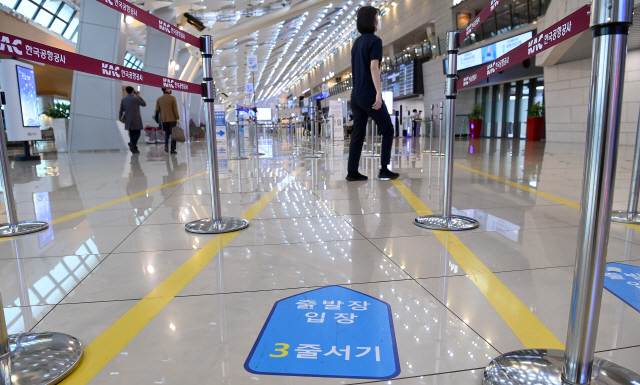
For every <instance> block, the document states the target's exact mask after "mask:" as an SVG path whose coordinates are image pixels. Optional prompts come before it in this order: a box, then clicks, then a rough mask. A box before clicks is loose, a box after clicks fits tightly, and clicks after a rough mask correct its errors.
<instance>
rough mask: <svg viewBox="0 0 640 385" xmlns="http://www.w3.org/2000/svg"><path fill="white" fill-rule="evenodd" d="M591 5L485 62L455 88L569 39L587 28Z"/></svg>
mask: <svg viewBox="0 0 640 385" xmlns="http://www.w3.org/2000/svg"><path fill="white" fill-rule="evenodd" d="M590 10H591V7H590V6H589V5H585V6H584V7H582V8H580V9H578V10H577V11H576V12H574V13H572V14H571V15H569V16H567V17H565V18H564V19H562V20H560V21H559V22H557V23H556V24H554V25H553V26H551V27H550V28H547V29H545V30H544V31H542V32H541V33H539V34H537V35H535V36H534V37H532V38H531V39H529V40H527V41H526V42H524V43H522V44H521V45H519V46H517V47H516V48H514V49H513V50H512V51H509V52H507V53H506V54H504V55H502V56H500V57H499V58H497V59H496V60H494V61H492V62H491V63H488V64H485V65H484V66H482V67H481V68H480V69H479V70H477V71H475V72H473V73H472V74H470V75H467V76H465V77H463V78H462V79H459V80H458V81H457V83H456V86H457V88H458V89H459V90H460V89H463V88H465V87H470V86H472V85H474V84H477V83H478V82H480V81H482V80H484V79H487V78H488V77H489V76H491V75H493V74H496V73H498V72H501V71H504V70H505V69H507V68H509V67H512V66H514V65H516V64H518V63H521V62H523V61H525V60H526V59H529V58H531V57H534V56H536V55H537V54H539V53H541V52H542V51H544V50H547V49H549V48H551V47H553V46H555V45H557V44H559V43H562V42H563V41H565V40H567V39H570V38H572V37H574V36H576V35H579V34H580V33H582V32H584V31H586V30H587V29H589V17H590V16H589V11H590Z"/></svg>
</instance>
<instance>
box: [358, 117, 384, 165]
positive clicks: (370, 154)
mask: <svg viewBox="0 0 640 385" xmlns="http://www.w3.org/2000/svg"><path fill="white" fill-rule="evenodd" d="M370 134H371V135H369V144H367V150H370V151H367V153H366V154H365V155H362V156H363V157H366V158H379V157H380V155H379V154H378V153H377V152H376V143H375V142H376V140H375V138H376V122H374V121H373V120H371V131H370Z"/></svg>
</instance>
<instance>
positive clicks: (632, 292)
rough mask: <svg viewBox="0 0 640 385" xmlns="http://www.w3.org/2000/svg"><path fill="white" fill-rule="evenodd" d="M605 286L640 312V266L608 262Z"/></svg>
mask: <svg viewBox="0 0 640 385" xmlns="http://www.w3.org/2000/svg"><path fill="white" fill-rule="evenodd" d="M604 288H605V289H607V290H609V291H610V292H611V294H613V295H615V296H616V297H618V298H620V299H621V300H622V301H623V302H625V303H626V304H627V305H629V306H631V307H632V308H634V309H636V311H638V312H640V267H638V266H631V265H625V264H622V263H607V271H606V273H605V275H604Z"/></svg>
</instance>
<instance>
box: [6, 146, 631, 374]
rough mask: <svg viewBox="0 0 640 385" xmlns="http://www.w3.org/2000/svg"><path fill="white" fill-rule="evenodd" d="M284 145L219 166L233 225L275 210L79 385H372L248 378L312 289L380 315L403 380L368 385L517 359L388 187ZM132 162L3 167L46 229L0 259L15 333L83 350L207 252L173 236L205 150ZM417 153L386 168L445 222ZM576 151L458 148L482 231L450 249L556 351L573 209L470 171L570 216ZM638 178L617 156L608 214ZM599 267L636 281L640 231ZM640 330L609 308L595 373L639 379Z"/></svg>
mask: <svg viewBox="0 0 640 385" xmlns="http://www.w3.org/2000/svg"><path fill="white" fill-rule="evenodd" d="M290 144H291V143H289V140H287V139H285V140H280V141H279V140H276V139H274V138H267V139H263V140H262V141H261V150H262V151H263V152H265V153H267V156H265V157H261V158H259V159H258V158H255V157H252V158H251V159H250V160H246V161H232V160H228V159H227V158H228V154H229V153H232V152H234V151H235V150H234V149H233V148H225V147H223V148H221V153H220V158H221V161H220V167H219V168H220V178H221V179H220V180H221V193H222V194H221V201H222V204H223V207H222V211H223V214H224V215H230V216H239V215H241V214H243V213H244V212H245V211H247V210H249V209H250V208H251V207H255V204H256V202H258V201H260V199H261V198H264V197H266V196H268V195H269V192H271V191H275V196H274V197H273V199H272V200H270V201H268V203H267V204H266V205H265V206H264V207H262V208H261V209H260V210H259V211H258V212H257V214H256V215H255V218H254V219H253V220H252V221H251V225H250V227H249V228H248V229H246V230H244V231H242V232H240V233H238V234H237V235H236V236H235V237H234V238H233V239H231V241H230V242H229V243H228V244H227V245H226V246H225V247H224V248H223V249H222V250H221V251H220V252H219V253H218V254H217V255H215V256H213V258H212V259H211V261H210V262H209V263H208V264H206V265H205V266H204V267H203V268H202V270H201V271H200V272H199V273H198V274H197V275H195V277H193V279H191V280H190V281H189V282H188V283H187V284H186V286H184V287H183V288H182V289H181V290H179V292H178V294H177V295H176V296H175V297H174V298H173V299H172V300H171V301H170V302H169V303H168V304H167V305H166V306H165V307H164V308H163V309H162V310H160V312H159V313H158V314H157V315H156V316H155V317H153V316H151V317H149V318H150V321H149V322H148V324H146V326H145V327H144V328H143V329H142V330H141V331H140V332H139V333H138V334H137V335H135V337H133V338H132V339H131V340H130V341H127V343H126V345H125V347H124V348H123V349H122V350H121V351H120V352H119V353H118V354H116V355H115V357H114V358H113V359H111V360H110V361H109V362H108V363H107V364H106V366H104V367H103V368H102V370H100V371H99V372H98V373H97V374H96V375H95V376H94V377H93V379H92V380H91V381H90V383H91V384H180V385H183V384H254V383H262V384H342V383H362V382H366V381H365V380H357V379H340V378H310V377H278V376H261V375H255V374H251V373H249V372H247V371H245V369H244V367H243V364H244V361H245V359H246V358H247V355H248V353H249V351H250V350H251V347H252V345H253V343H254V342H255V340H256V338H257V336H258V333H259V332H260V330H261V328H262V326H263V324H264V322H265V320H266V318H267V316H268V315H269V312H270V310H271V308H272V306H273V304H274V303H275V302H276V301H278V300H280V299H282V298H285V297H288V296H291V295H295V294H297V293H301V292H304V291H308V290H310V289H311V288H317V287H322V286H325V285H343V286H346V287H350V288H352V289H354V290H357V291H360V292H362V293H365V294H369V295H371V296H374V297H378V298H384V300H385V301H386V302H388V303H389V304H390V306H391V308H392V312H393V313H394V315H395V318H394V323H395V330H396V338H397V344H398V352H399V356H400V364H401V370H402V371H401V374H400V375H399V376H398V377H397V378H396V379H394V380H392V381H383V382H380V383H385V384H394V385H414V384H428V385H435V384H481V382H482V373H483V368H484V366H485V365H486V364H487V363H488V362H489V361H490V359H491V358H493V357H495V356H497V355H499V354H500V353H504V352H507V351H511V350H516V349H522V348H523V347H524V345H523V343H522V342H521V340H520V339H519V337H518V335H517V333H516V332H514V330H512V328H511V327H510V326H509V325H508V324H507V322H505V320H504V319H503V318H502V317H501V316H500V314H499V311H498V310H497V309H496V308H495V307H494V306H493V305H492V304H491V303H490V302H489V301H488V300H487V298H486V293H485V294H483V292H482V291H481V290H480V289H479V286H478V285H477V284H474V281H472V279H470V278H469V276H468V275H467V273H468V272H465V271H464V270H463V269H462V267H461V266H460V264H459V263H458V262H457V260H456V255H455V253H454V252H452V251H451V250H449V251H448V250H447V249H446V248H445V247H444V246H443V243H441V242H440V241H439V238H438V237H437V236H436V235H435V234H434V233H433V232H431V231H428V230H424V229H421V228H418V227H416V226H414V225H413V223H412V221H413V218H414V217H415V216H416V212H415V210H414V207H413V206H412V205H411V204H410V202H409V201H408V200H407V199H406V197H405V195H403V194H402V193H401V192H400V190H399V189H398V188H397V187H396V185H394V184H392V182H390V181H379V180H375V179H374V178H372V179H370V180H369V181H367V182H352V183H347V182H345V181H344V176H345V174H346V162H347V157H346V155H345V154H346V151H345V149H344V148H343V147H342V146H338V147H329V146H327V147H326V151H327V153H326V154H324V155H323V157H322V158H320V159H317V160H311V159H304V158H303V157H302V155H303V154H302V152H301V151H304V150H303V149H300V148H297V147H293V146H291V145H290ZM302 144H303V147H305V146H308V144H306V143H302ZM247 146H248V144H247ZM141 147H142V153H141V154H140V155H138V156H132V155H131V154H128V153H120V152H103V153H100V152H98V153H74V154H59V155H56V154H55V153H46V154H44V158H45V159H46V160H45V161H43V162H42V164H40V165H34V164H29V163H15V162H14V163H12V170H13V173H14V175H13V178H14V182H15V192H16V199H17V201H18V204H17V206H18V211H19V215H20V218H21V219H38V220H45V221H49V222H52V223H53V225H52V226H51V228H50V230H48V231H46V232H43V233H40V234H33V235H28V236H24V237H21V238H18V239H10V240H4V241H2V242H0V251H1V253H0V272H1V274H2V275H1V276H2V280H0V290H1V291H2V297H3V300H4V306H5V308H4V313H5V316H6V319H7V324H8V328H9V331H10V333H18V332H21V331H26V330H33V331H48V330H51V331H58V332H64V333H68V334H72V335H74V336H76V337H78V338H79V339H80V340H81V342H82V343H83V344H84V345H85V346H88V345H90V344H91V343H92V342H93V341H94V340H95V339H96V338H97V337H98V336H100V335H101V334H102V333H103V332H105V330H107V329H108V328H109V327H110V326H111V325H112V324H114V322H116V321H117V320H118V319H119V318H120V317H122V316H123V315H124V314H125V313H127V312H128V311H129V310H131V309H132V308H134V306H136V304H138V302H139V301H140V300H141V299H142V298H143V297H145V296H147V295H148V294H149V293H150V292H152V290H153V289H154V288H156V287H157V286H158V285H160V284H161V283H163V281H164V280H165V279H167V277H169V276H170V275H171V274H172V273H174V272H175V271H176V270H177V269H178V268H179V267H180V266H181V265H183V264H184V263H185V262H187V261H188V260H189V259H190V258H191V257H193V256H194V255H196V254H197V253H201V252H203V251H202V250H205V251H204V252H206V250H208V249H203V248H204V247H205V246H206V245H207V244H208V243H209V242H217V238H216V237H214V236H211V235H197V236H196V235H193V234H189V233H186V232H185V231H184V224H185V223H187V222H189V221H192V220H195V219H199V218H205V217H208V216H210V212H211V197H210V189H209V185H208V181H207V175H206V174H205V173H204V172H205V171H206V170H207V166H206V164H207V160H206V159H207V157H206V147H205V145H204V143H203V142H195V143H191V144H187V145H181V146H180V147H179V154H178V155H177V156H168V155H165V154H164V152H163V151H162V146H155V145H143V146H141ZM425 147H428V143H425V142H424V140H423V139H420V138H418V139H413V140H409V141H406V140H404V139H397V140H396V143H395V145H394V154H395V155H394V157H393V159H392V162H393V169H394V170H396V171H398V172H400V173H401V174H402V175H401V178H400V181H401V182H402V183H403V184H404V185H406V186H407V187H408V189H409V190H410V191H411V192H412V193H413V194H415V195H416V196H417V197H418V198H419V199H420V200H421V201H422V202H423V203H424V204H425V205H426V206H427V207H428V208H429V209H431V210H433V211H438V210H440V209H441V200H442V197H441V193H442V180H441V179H440V177H441V176H442V175H443V173H442V170H441V166H442V165H443V159H442V158H437V157H431V156H429V155H426V154H423V153H422V152H421V151H420V150H421V149H422V148H425ZM583 151H584V146H583V145H567V144H554V143H546V144H545V143H528V144H527V143H525V142H521V141H510V140H502V141H500V140H493V141H491V140H477V141H474V142H473V143H469V142H468V141H466V140H464V141H458V142H456V154H455V156H456V159H455V161H456V163H457V164H458V166H457V167H456V168H455V170H454V206H455V209H456V210H457V211H458V212H460V213H463V214H465V215H470V216H474V217H476V218H478V219H480V221H481V223H482V226H481V228H480V229H477V230H474V231H470V232H465V233H460V234H457V236H458V238H459V240H460V241H461V242H462V243H463V244H464V245H465V246H466V247H467V248H468V249H469V250H470V251H471V253H473V254H474V255H475V257H476V258H477V259H478V260H479V261H480V262H481V263H482V264H484V265H485V266H486V267H487V268H488V269H489V270H490V272H492V273H493V274H494V275H495V277H497V279H498V280H499V281H500V282H502V283H503V284H504V286H505V287H506V288H507V289H508V290H509V291H510V292H512V293H513V295H515V297H517V299H519V300H520V301H521V302H522V303H523V304H524V305H525V306H526V308H528V309H529V311H530V312H531V313H532V314H533V315H535V317H537V319H539V320H540V321H541V322H542V324H543V325H544V327H546V328H547V329H548V330H549V331H550V332H551V333H552V334H553V335H554V336H555V337H556V338H557V339H558V340H559V341H561V342H564V341H565V338H566V326H567V319H568V308H569V302H570V295H571V283H572V279H573V264H574V259H575V244H576V238H577V222H578V215H579V212H578V210H577V209H576V208H575V207H571V205H567V204H563V203H559V201H558V200H553V199H547V198H544V197H541V196H539V195H536V194H535V193H533V192H531V191H525V190H523V189H522V188H517V187H514V186H513V185H508V184H505V183H503V181H500V180H496V179H490V178H488V177H486V176H483V175H481V174H479V173H477V172H473V171H470V170H469V169H474V170H477V171H481V172H484V173H487V174H491V175H494V176H496V177H499V178H502V179H504V180H508V181H511V182H515V183H517V184H519V185H522V186H526V187H530V188H533V189H539V190H540V191H543V192H545V193H548V194H552V195H553V196H555V197H558V198H562V199H565V200H568V201H570V202H574V203H578V202H579V199H580V188H581V186H580V183H581V178H582V163H583ZM631 160H632V148H631V147H624V146H623V147H622V148H621V150H620V159H619V167H618V183H617V187H616V193H615V196H614V199H615V207H614V208H624V205H625V202H626V199H627V189H628V186H629V178H630V175H629V174H630V169H631ZM362 168H363V172H366V173H368V174H369V176H370V177H372V176H373V175H374V174H375V172H376V170H377V169H378V159H377V158H376V159H370V158H369V159H366V158H363V160H362ZM174 182H175V183H174ZM167 185H168V186H167ZM159 186H165V187H162V188H157V187H159ZM132 195H133V196H132ZM78 212H80V213H79V214H76V213H78ZM608 258H609V261H625V263H629V264H633V265H640V233H637V231H636V230H635V229H630V228H627V227H623V226H620V225H613V226H612V231H611V239H610V242H609V257H608ZM487 290H489V291H490V290H492V289H491V288H489V289H487ZM639 324H640V314H638V312H636V311H635V310H634V309H632V308H631V307H629V306H627V305H626V304H623V303H622V302H621V301H620V300H618V299H617V298H616V297H614V296H613V295H611V294H609V293H608V292H606V291H605V293H604V296H603V306H602V314H601V322H600V327H599V334H598V339H597V350H598V352H599V355H600V356H602V357H604V358H607V359H610V360H613V361H614V362H617V363H619V364H622V365H625V366H627V367H628V368H629V369H632V370H635V371H637V372H640V329H638V325H639ZM539 347H543V348H544V347H545V346H539ZM90 359H91V357H88V358H87V360H90Z"/></svg>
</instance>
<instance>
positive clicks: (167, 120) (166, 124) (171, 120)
mask: <svg viewBox="0 0 640 385" xmlns="http://www.w3.org/2000/svg"><path fill="white" fill-rule="evenodd" d="M162 92H163V95H162V96H161V97H159V98H158V100H157V101H156V112H157V111H160V115H161V116H162V130H163V131H164V152H169V138H171V132H172V131H173V127H175V126H176V124H177V122H178V120H180V114H179V113H178V101H177V100H176V97H175V96H173V95H171V90H168V89H166V88H163V89H162ZM171 153H172V154H177V153H178V152H177V151H176V141H175V140H173V138H171Z"/></svg>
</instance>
